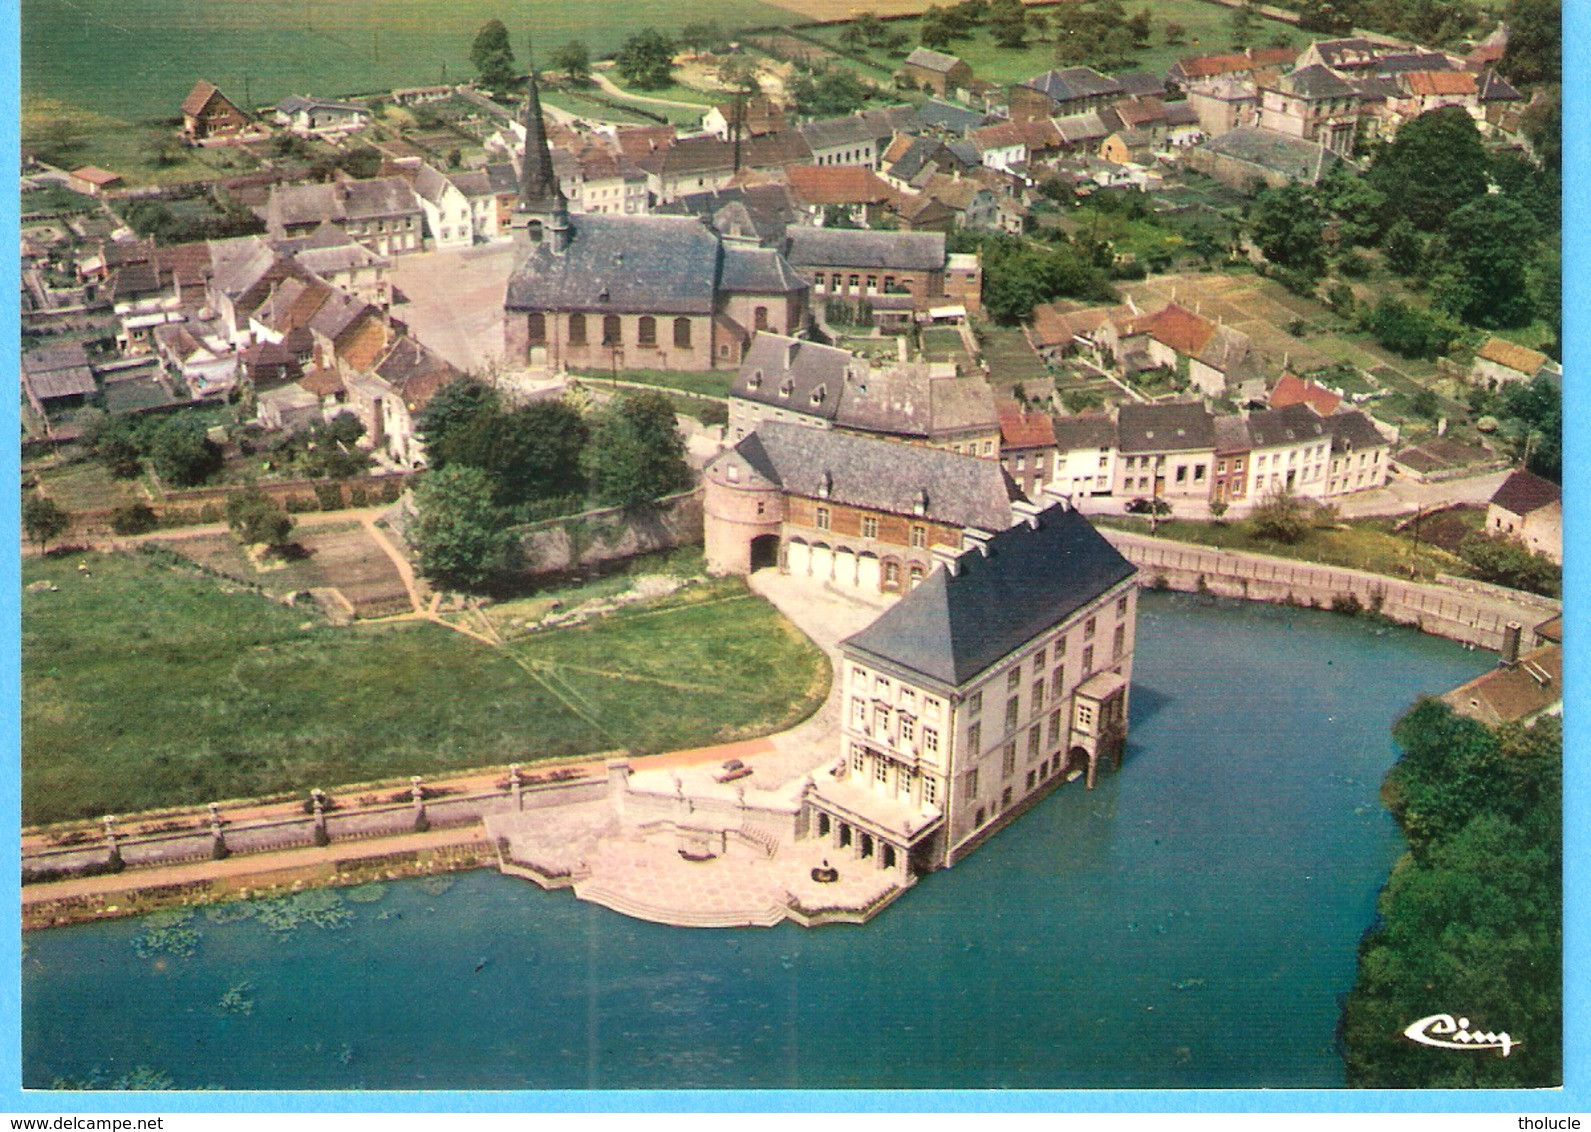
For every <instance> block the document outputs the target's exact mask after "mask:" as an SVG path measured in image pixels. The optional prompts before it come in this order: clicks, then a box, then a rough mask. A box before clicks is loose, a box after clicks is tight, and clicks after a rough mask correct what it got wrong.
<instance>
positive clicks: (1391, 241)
mask: <svg viewBox="0 0 1591 1132" xmlns="http://www.w3.org/2000/svg"><path fill="white" fill-rule="evenodd" d="M1381 250H1382V252H1384V253H1385V254H1386V259H1387V266H1388V267H1390V268H1391V269H1392V270H1393V271H1395V272H1396V273H1397V274H1399V275H1413V274H1414V273H1415V272H1416V271H1418V270H1420V266H1421V264H1422V263H1423V262H1424V261H1425V243H1424V242H1423V241H1422V240H1421V239H1420V234H1419V233H1418V232H1416V231H1415V230H1414V225H1413V224H1410V223H1409V218H1408V217H1406V216H1400V217H1398V219H1397V220H1395V221H1393V222H1392V224H1391V226H1390V227H1388V228H1387V230H1386V233H1385V234H1384V235H1383V236H1382V237H1381Z"/></svg>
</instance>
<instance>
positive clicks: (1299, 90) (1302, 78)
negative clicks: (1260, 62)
mask: <svg viewBox="0 0 1591 1132" xmlns="http://www.w3.org/2000/svg"><path fill="white" fill-rule="evenodd" d="M1278 85H1279V86H1280V87H1281V89H1282V90H1285V91H1288V92H1289V93H1292V94H1295V95H1297V96H1298V97H1299V98H1307V99H1309V100H1310V101H1318V100H1321V99H1327V98H1352V97H1353V94H1354V89H1353V87H1351V86H1349V85H1348V84H1347V83H1346V82H1344V81H1343V80H1342V79H1339V78H1338V77H1337V76H1336V75H1335V74H1333V73H1332V72H1331V71H1330V70H1328V69H1327V68H1325V67H1323V66H1321V65H1320V64H1319V63H1312V64H1310V65H1309V66H1307V67H1305V68H1303V69H1302V70H1298V71H1294V72H1293V73H1292V74H1290V75H1283V76H1282V80H1281V82H1280V83H1279V84H1278Z"/></svg>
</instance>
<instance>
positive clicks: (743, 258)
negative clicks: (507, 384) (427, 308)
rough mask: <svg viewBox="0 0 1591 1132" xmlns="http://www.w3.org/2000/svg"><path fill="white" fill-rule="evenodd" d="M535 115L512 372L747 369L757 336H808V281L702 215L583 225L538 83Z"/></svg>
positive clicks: (531, 103) (522, 217)
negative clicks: (561, 171)
mask: <svg viewBox="0 0 1591 1132" xmlns="http://www.w3.org/2000/svg"><path fill="white" fill-rule="evenodd" d="M525 107H526V108H525V123H526V143H525V144H526V149H525V157H524V160H523V161H522V162H521V174H520V189H519V204H518V207H517V209H516V211H515V214H514V221H513V231H514V239H515V244H516V250H515V265H514V269H513V272H512V274H511V275H510V276H509V280H508V286H507V291H506V295H505V297H504V302H503V308H504V347H505V356H506V358H507V359H508V361H509V363H510V364H511V365H525V364H529V365H534V366H541V365H550V366H554V367H565V366H589V367H600V368H603V369H613V370H616V369H620V368H623V367H625V366H631V367H642V368H652V369H687V370H706V369H712V368H715V367H738V366H739V364H740V360H741V358H742V356H743V355H744V353H745V350H746V348H747V347H748V346H749V345H750V343H751V339H752V336H753V335H754V334H755V333H756V332H757V331H759V330H770V331H773V332H775V333H791V332H793V331H797V330H800V329H802V328H804V327H805V325H806V321H807V289H808V288H807V284H806V283H805V282H803V280H802V279H801V277H800V276H798V275H797V273H796V272H795V271H794V270H793V269H792V267H791V265H790V264H789V263H788V262H787V261H786V259H785V257H784V256H783V255H781V254H780V253H779V252H778V251H777V250H774V249H771V248H761V247H757V246H754V245H747V244H742V243H739V242H732V241H726V240H725V239H724V238H723V237H722V236H721V235H720V234H719V233H718V232H716V231H714V230H713V229H710V228H707V227H705V226H704V225H702V224H701V223H700V222H698V221H697V220H696V219H694V218H691V217H674V216H619V215H602V214H595V213H585V214H583V215H579V216H573V217H572V216H571V215H570V213H569V210H568V204H567V201H566V200H565V198H564V195H563V193H562V191H561V190H560V189H559V187H558V182H557V178H556V177H555V176H554V173H553V168H552V156H551V153H550V151H549V149H548V146H547V139H546V134H545V132H544V131H543V128H542V116H541V103H540V96H539V93H538V90H537V87H536V82H535V79H534V77H532V79H531V81H530V84H529V92H528V94H527V97H526V103H525ZM715 144H716V143H715ZM674 148H675V149H677V148H679V147H678V146H676V147H674ZM668 152H673V150H670V151H668Z"/></svg>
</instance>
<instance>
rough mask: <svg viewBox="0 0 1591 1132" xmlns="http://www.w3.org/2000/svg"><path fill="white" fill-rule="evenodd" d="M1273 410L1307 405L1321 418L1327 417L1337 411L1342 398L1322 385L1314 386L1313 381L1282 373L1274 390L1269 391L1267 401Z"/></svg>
mask: <svg viewBox="0 0 1591 1132" xmlns="http://www.w3.org/2000/svg"><path fill="white" fill-rule="evenodd" d="M1269 404H1270V407H1271V408H1273V409H1285V408H1287V406H1289V405H1308V406H1309V407H1310V408H1311V409H1314V410H1315V412H1317V413H1319V414H1320V415H1321V416H1323V417H1329V416H1331V415H1332V414H1333V413H1335V412H1336V411H1337V408H1338V406H1339V405H1341V404H1342V398H1341V397H1339V396H1337V394H1335V393H1333V392H1332V391H1331V390H1329V389H1327V388H1326V387H1325V386H1323V385H1316V384H1315V383H1314V382H1313V381H1305V380H1304V379H1303V378H1301V377H1298V376H1296V375H1294V374H1290V373H1284V374H1282V378H1281V380H1280V381H1278V382H1277V383H1276V388H1275V389H1272V390H1271V397H1270V401H1269Z"/></svg>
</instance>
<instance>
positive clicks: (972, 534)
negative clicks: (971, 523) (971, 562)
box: [961, 527, 994, 558]
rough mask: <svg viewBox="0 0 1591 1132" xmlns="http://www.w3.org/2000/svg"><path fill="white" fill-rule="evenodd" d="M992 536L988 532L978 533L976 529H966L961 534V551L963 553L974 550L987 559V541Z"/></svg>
mask: <svg viewBox="0 0 1591 1132" xmlns="http://www.w3.org/2000/svg"><path fill="white" fill-rule="evenodd" d="M993 537H994V536H993V535H992V534H990V533H989V532H988V531H980V530H979V529H978V528H977V527H968V528H966V529H965V530H963V531H962V532H961V549H962V550H963V551H968V550H976V551H977V552H978V553H979V554H981V555H982V556H983V557H985V558H987V557H989V540H990V539H992V538H993Z"/></svg>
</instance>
